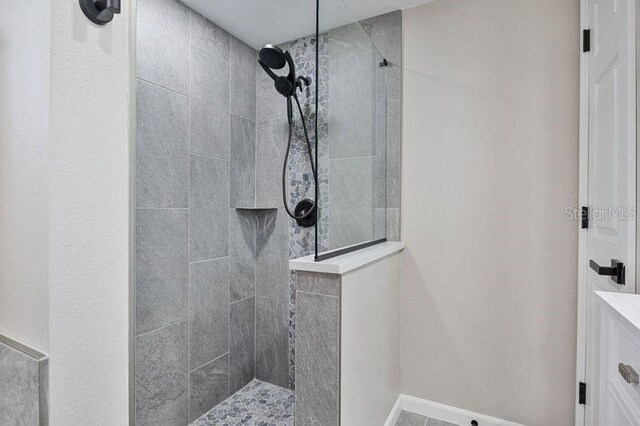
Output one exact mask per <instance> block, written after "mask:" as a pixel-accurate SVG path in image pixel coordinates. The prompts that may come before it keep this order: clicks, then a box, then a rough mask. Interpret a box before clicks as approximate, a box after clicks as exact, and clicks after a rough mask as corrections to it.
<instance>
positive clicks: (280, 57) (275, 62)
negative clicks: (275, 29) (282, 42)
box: [258, 44, 287, 70]
mask: <svg viewBox="0 0 640 426" xmlns="http://www.w3.org/2000/svg"><path fill="white" fill-rule="evenodd" d="M258 57H259V58H260V60H261V61H262V63H263V64H265V65H266V66H268V67H269V68H271V69H274V70H279V69H282V68H284V66H285V65H286V64H287V59H286V57H285V53H284V52H283V51H282V49H280V48H279V47H278V46H274V45H273V44H265V46H264V47H263V48H262V49H260V53H258Z"/></svg>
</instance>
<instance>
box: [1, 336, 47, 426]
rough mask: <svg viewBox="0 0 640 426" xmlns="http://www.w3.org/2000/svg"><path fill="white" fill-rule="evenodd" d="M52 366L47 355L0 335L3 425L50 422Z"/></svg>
mask: <svg viewBox="0 0 640 426" xmlns="http://www.w3.org/2000/svg"><path fill="white" fill-rule="evenodd" d="M23 349H24V350H23ZM48 365H49V359H48V358H47V357H46V355H44V354H41V353H38V352H37V351H34V350H32V349H31V348H26V347H23V346H22V345H20V344H19V343H17V342H13V341H11V340H10V339H8V338H5V337H4V336H0V424H2V425H46V424H47V422H48V406H47V395H48V391H49V390H48V387H47V383H48Z"/></svg>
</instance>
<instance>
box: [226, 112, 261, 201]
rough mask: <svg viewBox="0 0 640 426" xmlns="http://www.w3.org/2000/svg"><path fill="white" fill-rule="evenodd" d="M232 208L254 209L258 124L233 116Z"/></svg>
mask: <svg viewBox="0 0 640 426" xmlns="http://www.w3.org/2000/svg"><path fill="white" fill-rule="evenodd" d="M231 188H233V190H232V191H231V207H253V206H254V204H255V198H256V197H255V191H256V123H255V121H251V120H248V119H246V118H243V117H240V116H238V115H235V114H231Z"/></svg>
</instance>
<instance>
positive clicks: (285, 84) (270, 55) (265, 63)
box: [258, 44, 297, 97]
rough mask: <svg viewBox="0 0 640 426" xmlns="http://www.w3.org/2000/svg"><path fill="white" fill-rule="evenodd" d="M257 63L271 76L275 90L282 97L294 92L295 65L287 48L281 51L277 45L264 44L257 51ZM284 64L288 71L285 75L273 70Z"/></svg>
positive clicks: (280, 67)
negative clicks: (287, 66)
mask: <svg viewBox="0 0 640 426" xmlns="http://www.w3.org/2000/svg"><path fill="white" fill-rule="evenodd" d="M258 63H259V64H260V66H261V67H262V69H263V70H264V72H266V73H267V74H268V75H269V77H271V78H272V79H273V81H274V84H275V86H276V90H277V91H278V93H280V94H281V95H282V96H284V97H289V96H292V95H294V94H295V91H296V87H297V86H296V66H295V64H294V63H293V58H291V54H290V53H289V51H288V50H285V51H282V49H280V48H279V47H278V46H274V45H273V44H265V45H264V47H263V48H262V49H260V52H259V53H258ZM285 65H289V73H288V75H287V76H286V77H285V76H283V75H277V74H276V73H274V72H273V70H279V69H282V68H284V66H285Z"/></svg>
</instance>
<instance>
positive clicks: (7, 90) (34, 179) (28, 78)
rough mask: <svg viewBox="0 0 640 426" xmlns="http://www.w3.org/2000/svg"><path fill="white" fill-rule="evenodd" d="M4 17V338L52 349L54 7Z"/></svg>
mask: <svg viewBox="0 0 640 426" xmlns="http://www.w3.org/2000/svg"><path fill="white" fill-rule="evenodd" d="M5 6H6V7H5V9H4V11H3V13H2V14H1V15H0V63H1V64H2V67H1V69H0V259H2V260H0V333H2V334H5V335H7V336H10V337H12V338H14V339H16V340H18V341H20V342H23V343H25V344H28V345H31V346H33V347H36V348H38V349H39V350H41V351H45V352H46V351H47V350H49V298H48V294H49V288H48V278H49V276H48V263H47V259H48V248H47V235H48V232H49V227H48V203H47V196H48V195H47V191H48V187H47V185H48V182H47V173H45V172H43V171H45V170H46V168H47V148H48V131H49V128H48V123H49V102H48V100H49V46H50V43H49V27H50V24H49V21H50V19H51V17H50V15H49V13H50V10H49V8H50V6H49V2H48V1H42V0H27V1H18V2H9V3H6V5H5Z"/></svg>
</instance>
